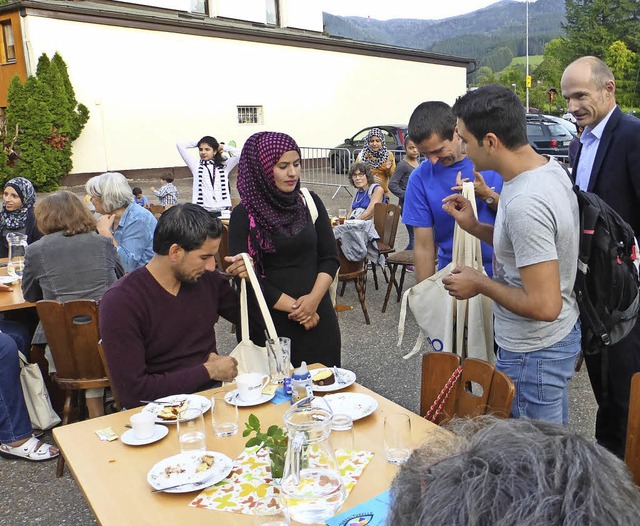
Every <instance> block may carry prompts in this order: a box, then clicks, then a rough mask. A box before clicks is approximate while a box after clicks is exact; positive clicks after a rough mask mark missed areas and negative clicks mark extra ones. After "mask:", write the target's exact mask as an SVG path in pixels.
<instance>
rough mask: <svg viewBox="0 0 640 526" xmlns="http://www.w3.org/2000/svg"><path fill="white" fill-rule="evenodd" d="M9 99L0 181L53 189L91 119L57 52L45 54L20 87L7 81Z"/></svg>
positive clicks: (0, 134)
mask: <svg viewBox="0 0 640 526" xmlns="http://www.w3.org/2000/svg"><path fill="white" fill-rule="evenodd" d="M7 99H8V103H7V111H6V118H5V120H4V122H2V123H0V142H1V143H2V146H3V148H2V153H1V154H0V183H2V184H4V183H5V182H6V181H7V180H9V179H11V178H13V177H18V176H21V177H25V178H27V179H29V180H30V181H31V182H32V183H33V185H34V186H35V187H36V189H37V190H41V191H51V190H55V189H56V188H58V186H59V184H60V180H61V179H62V177H64V176H65V175H67V174H68V173H69V172H70V171H71V168H72V167H73V163H72V161H71V153H72V152H71V144H72V143H73V141H75V140H76V139H77V138H78V137H79V136H80V133H81V132H82V130H83V128H84V126H85V124H86V123H87V121H88V120H89V110H88V109H87V107H86V106H84V105H83V104H78V101H77V100H76V97H75V92H74V90H73V86H72V85H71V81H70V79H69V74H68V72H67V66H66V64H65V62H64V60H63V59H62V57H61V56H60V55H59V54H58V53H56V54H55V55H54V56H53V59H51V60H49V57H48V56H47V55H46V54H43V55H42V56H41V57H40V58H39V59H38V67H37V68H36V74H35V75H34V76H32V77H29V78H28V79H27V80H26V82H25V83H24V85H23V84H22V82H21V81H20V79H19V78H18V77H17V76H16V77H14V78H13V79H12V80H11V84H10V85H9V93H8V97H7Z"/></svg>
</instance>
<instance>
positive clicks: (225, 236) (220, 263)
mask: <svg viewBox="0 0 640 526" xmlns="http://www.w3.org/2000/svg"><path fill="white" fill-rule="evenodd" d="M228 255H229V227H227V225H222V237H221V238H220V247H219V248H218V253H217V254H216V256H215V258H216V266H217V267H218V268H219V269H220V270H221V271H222V272H224V273H226V270H227V267H228V266H229V265H231V263H228V262H227V261H225V260H224V258H225V257H226V256H228ZM229 277H231V276H229Z"/></svg>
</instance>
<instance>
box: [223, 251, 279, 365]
mask: <svg viewBox="0 0 640 526" xmlns="http://www.w3.org/2000/svg"><path fill="white" fill-rule="evenodd" d="M240 255H241V256H242V259H243V260H244V265H245V267H246V268H247V273H248V275H249V278H248V279H249V282H250V283H251V286H252V287H253V291H254V293H255V295H256V298H257V300H258V305H259V306H260V312H261V313H262V318H263V319H264V323H265V325H266V327H267V334H268V335H269V339H271V340H274V342H275V345H279V340H278V334H277V333H276V327H275V325H274V324H273V320H272V319H271V313H270V312H269V308H268V307H267V302H266V301H265V299H264V295H263V294H262V289H261V288H260V283H259V282H258V277H257V276H256V273H255V271H254V270H253V265H252V264H251V260H250V259H249V255H248V254H240ZM240 324H241V325H240V326H241V329H242V341H241V342H240V343H239V344H238V345H236V347H235V348H234V349H233V351H231V354H230V355H229V356H232V357H233V358H235V359H236V360H238V374H244V373H260V374H266V375H267V376H268V375H269V359H268V357H267V349H266V347H260V346H259V345H256V344H255V343H253V342H252V341H251V338H250V337H249V310H248V308H247V283H246V279H245V278H242V280H241V284H240Z"/></svg>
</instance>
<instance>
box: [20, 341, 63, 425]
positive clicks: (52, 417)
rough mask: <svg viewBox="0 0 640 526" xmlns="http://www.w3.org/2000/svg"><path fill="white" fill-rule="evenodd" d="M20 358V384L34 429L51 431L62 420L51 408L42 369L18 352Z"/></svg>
mask: <svg viewBox="0 0 640 526" xmlns="http://www.w3.org/2000/svg"><path fill="white" fill-rule="evenodd" d="M18 357H19V358H20V383H21V384H22V393H23V394H24V401H25V404H26V405H27V411H28V412H29V419H30V420H31V426H32V427H33V428H34V429H51V428H52V427H54V426H57V425H58V424H59V423H60V422H61V420H60V417H59V416H58V415H57V414H56V412H55V411H54V410H53V407H52V406H51V400H50V399H49V392H48V391H47V386H46V385H45V384H44V379H43V378H42V373H41V372H40V367H38V364H36V363H29V362H28V361H27V358H26V357H25V355H24V354H22V353H21V352H18Z"/></svg>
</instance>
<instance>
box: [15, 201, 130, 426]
mask: <svg viewBox="0 0 640 526" xmlns="http://www.w3.org/2000/svg"><path fill="white" fill-rule="evenodd" d="M35 216H36V222H37V225H38V228H39V229H40V231H42V232H43V233H44V234H45V235H44V237H43V238H42V239H39V240H38V241H36V242H35V243H32V244H31V245H30V246H29V250H28V251H27V255H26V257H25V262H24V275H23V277H22V294H23V296H24V298H25V299H26V300H27V301H32V302H36V301H38V300H42V299H45V300H57V301H61V302H64V301H69V300H80V299H83V300H99V299H100V298H102V295H103V294H104V292H105V290H107V288H109V285H111V284H112V283H113V282H114V281H116V280H117V279H118V278H119V277H121V276H123V275H124V267H123V265H122V262H121V261H120V257H119V256H118V254H117V252H116V248H115V247H114V246H113V243H112V242H111V240H110V239H108V238H106V237H105V236H101V235H99V234H98V233H97V232H96V231H95V230H96V220H95V219H94V218H93V216H92V215H91V212H89V210H88V209H87V208H86V207H85V206H84V205H83V204H82V201H81V200H80V198H79V197H78V196H76V195H75V194H73V193H71V192H67V191H59V192H54V193H52V194H50V195H48V196H47V197H45V198H44V199H42V200H41V201H39V202H38V204H36V207H35ZM32 343H33V344H36V345H37V344H40V345H44V344H46V343H47V340H46V336H45V334H44V330H43V329H42V325H38V328H37V329H36V333H35V336H34V337H33V342H32ZM49 364H50V370H51V366H53V365H54V364H53V363H52V362H51V360H49ZM102 395H103V389H89V390H87V393H86V397H87V408H88V410H89V416H90V417H94V416H99V415H100V414H104V407H103V404H102Z"/></svg>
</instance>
